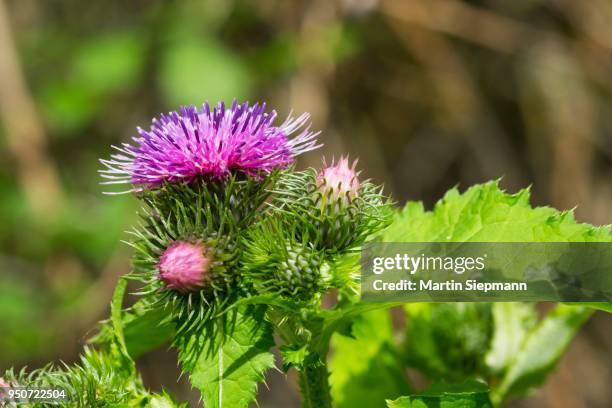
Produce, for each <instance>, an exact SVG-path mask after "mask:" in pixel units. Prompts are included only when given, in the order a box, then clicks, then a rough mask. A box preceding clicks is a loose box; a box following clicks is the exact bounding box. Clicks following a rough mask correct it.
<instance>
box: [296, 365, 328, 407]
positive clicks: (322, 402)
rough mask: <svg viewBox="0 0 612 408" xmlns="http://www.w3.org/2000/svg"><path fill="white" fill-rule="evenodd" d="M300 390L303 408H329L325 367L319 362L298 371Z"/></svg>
mask: <svg viewBox="0 0 612 408" xmlns="http://www.w3.org/2000/svg"><path fill="white" fill-rule="evenodd" d="M308 360H309V359H306V361H308ZM313 360H314V359H313ZM317 360H318V359H317ZM300 390H301V391H302V407H303V408H331V406H332V402H331V394H330V388H329V372H328V371H327V365H326V364H325V363H323V362H321V361H317V362H316V363H312V364H306V365H305V366H304V367H303V368H302V370H300Z"/></svg>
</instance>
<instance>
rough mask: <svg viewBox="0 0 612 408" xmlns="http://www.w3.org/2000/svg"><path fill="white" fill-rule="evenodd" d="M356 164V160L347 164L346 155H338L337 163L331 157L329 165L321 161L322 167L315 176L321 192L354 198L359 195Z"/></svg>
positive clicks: (336, 196) (337, 196)
mask: <svg viewBox="0 0 612 408" xmlns="http://www.w3.org/2000/svg"><path fill="white" fill-rule="evenodd" d="M356 166H357V160H355V161H354V162H353V164H352V165H349V160H348V157H340V160H338V163H335V160H334V159H332V164H331V165H330V166H327V165H326V164H325V162H323V169H322V170H321V172H320V173H319V175H318V177H317V179H318V184H319V189H320V190H321V191H322V192H323V193H327V192H329V193H331V195H332V196H333V197H334V198H340V197H347V198H349V199H352V198H355V197H356V196H357V195H359V187H360V186H361V184H360V182H359V179H358V176H359V173H357V172H356V171H355V167H356Z"/></svg>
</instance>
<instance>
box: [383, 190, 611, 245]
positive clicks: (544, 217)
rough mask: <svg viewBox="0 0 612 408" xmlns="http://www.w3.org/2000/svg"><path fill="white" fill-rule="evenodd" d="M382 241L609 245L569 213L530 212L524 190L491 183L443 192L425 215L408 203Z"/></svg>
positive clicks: (606, 235)
mask: <svg viewBox="0 0 612 408" xmlns="http://www.w3.org/2000/svg"><path fill="white" fill-rule="evenodd" d="M383 240H384V241H386V242H447V241H451V242H612V234H610V227H609V226H603V227H593V226H591V225H589V224H579V223H577V222H576V221H575V220H574V216H573V213H572V212H571V211H566V212H559V211H557V210H555V209H554V208H549V207H537V208H532V207H531V206H530V204H529V190H521V191H519V192H518V193H516V194H506V193H505V192H503V191H502V190H500V188H499V185H498V183H497V182H489V183H485V184H480V185H475V186H473V187H471V188H469V189H468V190H467V191H465V192H464V193H459V191H458V190H457V189H452V190H450V191H448V192H447V193H446V194H445V196H444V198H442V199H441V200H440V201H439V202H438V203H437V204H436V205H435V207H434V209H433V211H425V209H424V207H423V204H422V203H421V202H410V203H408V204H407V205H406V206H405V207H404V209H403V210H401V211H400V212H398V213H397V214H396V217H395V220H394V222H393V224H392V225H391V226H390V227H389V228H388V229H387V230H386V231H385V232H384V233H383Z"/></svg>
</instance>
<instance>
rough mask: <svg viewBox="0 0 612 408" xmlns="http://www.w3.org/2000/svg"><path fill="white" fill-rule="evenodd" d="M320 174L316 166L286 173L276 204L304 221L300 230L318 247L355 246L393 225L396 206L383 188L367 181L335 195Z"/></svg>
mask: <svg viewBox="0 0 612 408" xmlns="http://www.w3.org/2000/svg"><path fill="white" fill-rule="evenodd" d="M317 174H318V173H317V171H316V170H315V169H312V168H311V169H308V170H304V171H298V172H285V173H283V174H282V176H281V178H280V179H279V181H278V184H277V188H276V189H275V192H276V193H277V195H276V197H275V199H274V200H273V204H272V205H273V206H274V207H276V208H277V209H278V210H280V211H282V212H284V213H286V214H287V217H289V218H295V219H296V220H299V221H300V222H301V224H302V226H301V227H300V228H299V229H298V230H297V232H298V233H301V234H303V235H304V236H306V235H307V236H308V239H309V241H310V242H311V243H312V244H313V245H314V247H315V248H317V249H325V250H326V251H328V252H335V253H340V252H343V251H347V250H349V249H354V248H356V247H358V246H360V245H361V244H363V242H364V241H365V240H366V239H367V238H368V236H370V235H372V234H374V233H376V232H378V231H380V230H381V229H382V228H384V227H385V226H387V225H389V223H390V222H391V219H392V214H393V212H392V205H391V202H390V201H389V200H388V199H387V198H385V196H384V195H383V192H382V188H381V187H378V186H375V185H374V184H372V183H371V182H369V181H368V180H366V181H364V182H361V183H360V184H359V187H358V191H357V192H354V193H352V194H335V193H334V191H331V190H330V189H325V188H321V185H320V182H319V181H318V176H317Z"/></svg>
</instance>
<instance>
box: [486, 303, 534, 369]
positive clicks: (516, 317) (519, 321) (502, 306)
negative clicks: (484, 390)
mask: <svg viewBox="0 0 612 408" xmlns="http://www.w3.org/2000/svg"><path fill="white" fill-rule="evenodd" d="M492 308H493V328H494V329H493V339H492V340H491V347H490V349H489V351H488V352H487V355H486V358H485V361H486V364H487V367H489V369H490V370H491V371H492V372H493V373H500V372H503V371H505V370H506V369H507V368H508V367H509V366H510V363H511V362H512V360H513V359H514V358H515V357H516V354H517V353H518V352H519V350H520V349H521V347H522V345H523V342H524V341H525V338H526V337H527V333H528V332H529V330H530V329H531V328H532V327H533V326H534V325H535V324H536V322H537V314H536V311H535V308H534V305H533V303H518V302H499V303H494V304H493V305H492Z"/></svg>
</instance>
